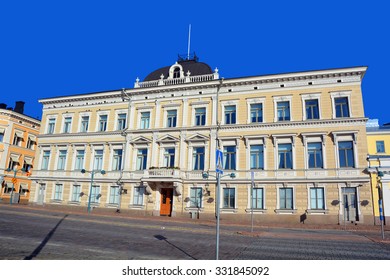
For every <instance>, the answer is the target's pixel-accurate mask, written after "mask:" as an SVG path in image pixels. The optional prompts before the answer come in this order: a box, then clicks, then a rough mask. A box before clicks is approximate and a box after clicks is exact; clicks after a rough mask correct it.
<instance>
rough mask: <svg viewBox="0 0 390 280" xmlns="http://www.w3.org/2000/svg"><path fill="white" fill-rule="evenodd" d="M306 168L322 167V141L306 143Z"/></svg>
mask: <svg viewBox="0 0 390 280" xmlns="http://www.w3.org/2000/svg"><path fill="white" fill-rule="evenodd" d="M307 154H308V163H307V164H308V168H323V167H324V161H323V156H322V154H323V152H322V143H321V142H313V143H308V144H307Z"/></svg>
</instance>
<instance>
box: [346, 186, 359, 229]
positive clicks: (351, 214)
mask: <svg viewBox="0 0 390 280" xmlns="http://www.w3.org/2000/svg"><path fill="white" fill-rule="evenodd" d="M343 215H344V218H345V220H346V221H349V222H356V221H359V214H358V204H357V193H356V188H343Z"/></svg>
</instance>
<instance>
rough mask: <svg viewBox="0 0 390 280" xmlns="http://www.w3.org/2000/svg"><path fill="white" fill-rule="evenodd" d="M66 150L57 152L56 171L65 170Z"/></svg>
mask: <svg viewBox="0 0 390 280" xmlns="http://www.w3.org/2000/svg"><path fill="white" fill-rule="evenodd" d="M67 153H68V151H67V150H59V151H58V160H57V170H65V167H66V155H67Z"/></svg>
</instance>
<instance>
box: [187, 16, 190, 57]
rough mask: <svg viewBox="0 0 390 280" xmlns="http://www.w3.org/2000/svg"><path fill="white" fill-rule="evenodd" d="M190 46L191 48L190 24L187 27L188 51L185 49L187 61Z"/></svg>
mask: <svg viewBox="0 0 390 280" xmlns="http://www.w3.org/2000/svg"><path fill="white" fill-rule="evenodd" d="M190 46H191V24H190V26H189V27H188V49H187V60H190Z"/></svg>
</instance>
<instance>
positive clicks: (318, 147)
mask: <svg viewBox="0 0 390 280" xmlns="http://www.w3.org/2000/svg"><path fill="white" fill-rule="evenodd" d="M365 72H366V67H353V68H342V69H332V70H319V71H307V72H297V73H287V74H275V75H265V76H252V77H242V78H229V79H222V78H220V77H219V73H218V69H215V70H214V71H213V70H211V68H210V66H209V65H207V64H205V63H202V62H199V61H198V60H197V58H196V57H193V58H190V59H180V60H179V61H178V62H176V63H175V64H173V65H171V66H167V67H163V68H160V69H158V70H155V71H153V72H152V73H150V74H149V75H148V76H147V77H146V78H145V79H144V81H142V82H141V81H140V80H139V79H138V78H137V79H136V82H135V85H134V88H133V89H121V90H114V91H106V92H98V93H88V94H80V95H73V96H62V97H53V98H47V99H42V100H40V103H42V105H43V115H42V127H41V132H40V136H39V143H40V144H39V149H38V151H37V154H36V158H37V162H36V164H37V166H38V171H37V172H34V176H33V179H34V181H36V182H37V183H36V184H35V186H34V188H33V191H32V194H31V202H33V203H38V204H52V205H61V206H65V205H67V206H69V205H75V206H83V207H88V206H90V207H89V209H102V208H107V209H110V208H112V209H113V211H115V209H121V210H124V209H126V210H127V211H126V212H128V213H130V214H131V215H137V214H141V215H157V216H159V215H168V216H187V217H199V218H200V219H202V218H204V217H213V216H214V215H215V209H216V207H217V206H216V204H215V202H216V198H217V197H216V179H215V175H216V173H215V170H216V160H217V159H216V149H217V148H218V146H219V148H220V150H221V151H222V153H223V155H224V156H223V162H222V168H223V169H224V176H223V177H222V178H221V184H220V193H219V197H220V205H218V207H219V208H220V210H221V215H222V216H221V217H222V218H229V219H241V220H242V219H250V216H251V215H250V214H251V213H253V214H254V215H253V216H254V219H255V221H256V222H268V221H273V222H293V223H299V222H305V223H332V224H337V223H341V222H343V221H348V222H353V223H372V222H373V214H372V204H371V201H372V200H371V190H370V181H369V176H368V175H367V174H366V173H364V172H363V170H364V169H365V167H366V155H367V143H366V128H365V125H366V118H365V117H364V112H363V101H362V93H361V82H362V79H363V76H364V74H365ZM217 138H218V141H217ZM218 142H219V145H218ZM83 169H85V170H86V172H84V170H83ZM82 170H83V172H84V173H82V172H81V171H82ZM101 170H104V171H105V174H101V172H100V171H101ZM204 173H205V174H204ZM206 173H207V174H206ZM232 173H234V178H232V177H231V176H229V175H230V174H232ZM205 175H208V176H205ZM92 177H93V183H92V184H91V179H92ZM206 177H207V178H206ZM252 177H253V181H254V185H253V188H252V187H251V186H252ZM367 201H369V202H370V203H368V204H367V203H366V202H367ZM346 202H348V203H346ZM343 205H347V208H344V207H343ZM94 211H96V210H94Z"/></svg>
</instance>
